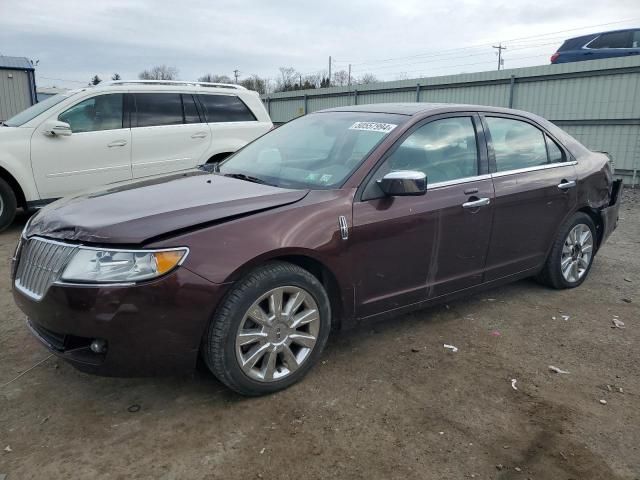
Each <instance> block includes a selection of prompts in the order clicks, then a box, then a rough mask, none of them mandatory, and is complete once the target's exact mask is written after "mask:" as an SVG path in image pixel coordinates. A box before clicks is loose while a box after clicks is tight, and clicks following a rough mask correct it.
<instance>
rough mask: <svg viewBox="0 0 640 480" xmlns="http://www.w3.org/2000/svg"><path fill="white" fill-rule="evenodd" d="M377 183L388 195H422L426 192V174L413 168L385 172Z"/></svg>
mask: <svg viewBox="0 0 640 480" xmlns="http://www.w3.org/2000/svg"><path fill="white" fill-rule="evenodd" d="M378 185H380V188H381V189H382V191H383V192H384V193H385V195H388V196H390V197H405V196H412V195H424V194H425V193H427V176H426V175H425V174H424V173H422V172H416V171H414V170H399V171H397V172H391V173H387V174H386V175H385V176H384V177H382V178H381V179H380V180H378Z"/></svg>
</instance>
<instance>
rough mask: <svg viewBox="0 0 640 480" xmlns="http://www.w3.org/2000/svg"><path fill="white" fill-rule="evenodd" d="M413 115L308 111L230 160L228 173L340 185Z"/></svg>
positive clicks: (281, 182)
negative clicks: (313, 112) (385, 138)
mask: <svg viewBox="0 0 640 480" xmlns="http://www.w3.org/2000/svg"><path fill="white" fill-rule="evenodd" d="M408 118H409V117H407V116H405V115H395V114H385V113H371V112H326V113H317V114H312V115H307V116H304V117H301V118H299V119H297V120H293V121H291V122H289V123H286V124H284V125H283V126H281V127H280V128H277V129H276V130H273V131H271V132H269V133H268V134H266V135H264V136H263V137H260V138H259V139H257V140H256V141H254V142H253V143H250V144H249V145H247V146H246V147H245V148H243V149H242V150H240V151H239V152H238V153H236V154H235V155H233V156H231V157H229V158H228V159H227V160H225V161H224V162H223V163H222V164H221V165H220V168H219V171H220V173H221V174H223V175H230V176H236V177H237V178H245V179H251V180H252V181H258V182H262V183H268V184H272V185H276V186H279V187H285V188H312V189H330V188H336V187H340V186H341V185H342V184H343V183H344V182H345V181H346V180H347V178H349V176H350V175H351V173H352V172H353V171H354V170H355V169H356V168H358V166H359V165H360V164H361V163H362V161H363V160H364V158H366V156H367V154H368V153H369V152H370V151H371V150H373V149H374V148H375V147H376V146H377V145H378V144H379V143H380V142H381V141H382V139H383V138H384V137H385V136H387V135H388V134H389V133H390V132H391V131H392V130H393V129H394V128H396V127H397V126H398V125H401V124H403V123H404V122H406V121H407V119H408Z"/></svg>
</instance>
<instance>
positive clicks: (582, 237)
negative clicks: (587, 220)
mask: <svg viewBox="0 0 640 480" xmlns="http://www.w3.org/2000/svg"><path fill="white" fill-rule="evenodd" d="M592 257H593V234H592V233H591V229H590V228H589V227H588V226H587V225H585V224H584V223H579V224H578V225H576V226H575V227H573V228H572V229H571V230H570V231H569V234H568V235H567V238H566V239H565V241H564V245H563V247H562V255H561V258H560V270H561V271H562V276H563V277H564V279H565V280H566V281H567V282H570V283H575V282H577V281H578V280H580V279H581V278H582V277H583V276H584V274H585V273H586V272H587V270H588V268H589V265H590V264H591V259H592Z"/></svg>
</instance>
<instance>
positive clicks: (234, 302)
mask: <svg viewBox="0 0 640 480" xmlns="http://www.w3.org/2000/svg"><path fill="white" fill-rule="evenodd" d="M330 329H331V307H330V303H329V297H328V296H327V293H326V291H325V289H324V287H323V286H322V284H321V283H320V282H319V281H318V279H317V278H316V277H315V276H313V275H312V274H311V273H309V272H308V271H307V270H304V269H303V268H300V267H298V266H297V265H293V264H291V263H287V262H272V263H268V264H266V265H264V266H262V267H259V268H257V269H255V270H254V271H252V272H251V273H249V274H248V275H247V276H246V277H244V278H243V279H242V280H240V281H239V282H237V284H236V285H235V286H234V287H233V289H232V290H231V291H230V292H229V293H228V294H227V296H226V298H225V299H224V300H223V302H222V303H221V305H220V306H219V307H218V309H217V311H216V313H215V314H214V317H213V319H212V320H211V323H210V324H209V328H208V330H207V332H206V333H205V336H204V339H203V348H202V353H203V357H204V360H205V363H206V364H207V366H208V367H209V369H210V370H211V372H213V374H214V375H215V376H216V377H217V378H218V379H219V380H220V381H221V382H222V383H224V384H225V385H226V386H227V387H229V388H230V389H232V390H234V391H236V392H238V393H240V394H242V395H248V396H257V395H264V394H267V393H272V392H276V391H278V390H282V389H284V388H287V387H289V386H290V385H292V384H294V383H295V382H297V381H299V380H300V379H302V377H304V375H305V374H306V373H307V372H308V371H309V370H310V369H311V367H313V365H314V364H315V363H316V362H317V361H318V358H319V357H320V354H321V353H322V350H323V349H324V346H325V344H326V342H327V338H328V336H329V331H330Z"/></svg>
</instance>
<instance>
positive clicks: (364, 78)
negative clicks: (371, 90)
mask: <svg viewBox="0 0 640 480" xmlns="http://www.w3.org/2000/svg"><path fill="white" fill-rule="evenodd" d="M379 81H380V80H378V78H377V77H376V76H375V75H374V74H373V73H363V74H362V75H360V77H358V79H357V80H356V82H355V83H359V84H360V85H367V84H369V83H377V82H379Z"/></svg>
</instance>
